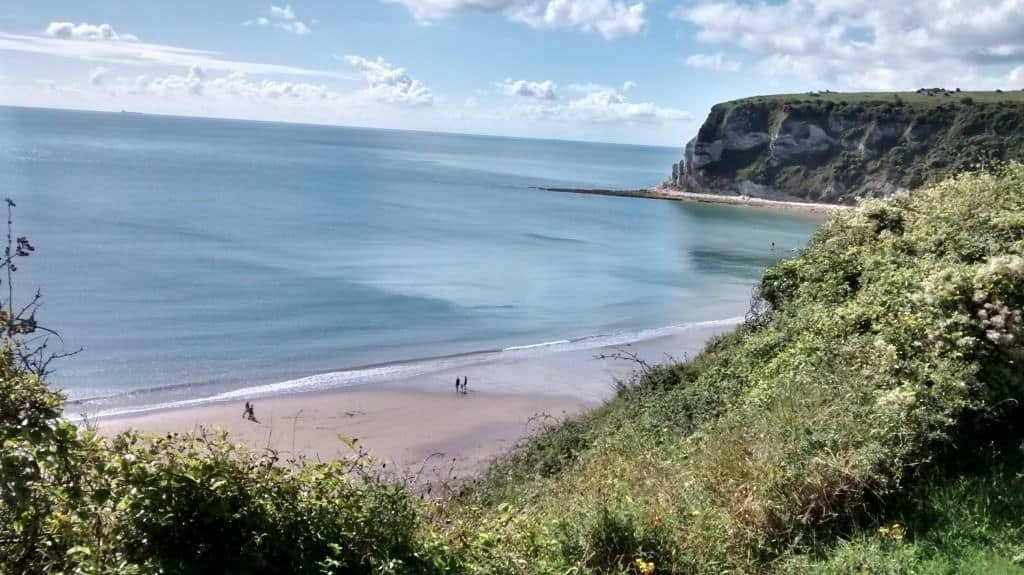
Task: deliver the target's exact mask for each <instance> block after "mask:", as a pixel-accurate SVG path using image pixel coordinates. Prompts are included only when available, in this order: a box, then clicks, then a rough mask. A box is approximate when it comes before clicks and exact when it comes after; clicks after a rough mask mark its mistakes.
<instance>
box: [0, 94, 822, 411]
mask: <svg viewBox="0 0 1024 575" xmlns="http://www.w3.org/2000/svg"><path fill="white" fill-rule="evenodd" d="M678 155H679V151H678V150H675V149H668V148H654V147H636V146H616V145H603V144H586V143H575V142H556V141H539V140H522V139H503V138H492V137H479V136H462V135H448V134H431V133H416V132H401V131H379V130H363V129H350V128H337V127H318V126H305V125H289V124H272V123H258V122H240V121H220V120H205V119H186V118H164V117H154V116H141V115H132V114H102V113H84V112H68V111H55V110H26V109H14V108H0V183H2V186H3V194H5V195H9V196H10V197H12V198H13V199H14V200H15V201H16V202H17V203H18V208H17V215H16V225H17V233H18V234H26V235H28V236H29V237H30V238H31V239H32V240H33V241H34V242H35V244H36V246H37V248H38V249H37V255H35V256H34V257H33V258H31V259H30V260H27V261H26V262H25V264H24V265H23V267H22V271H21V272H20V273H19V277H18V278H17V280H18V282H19V284H18V286H19V288H20V289H21V290H22V291H23V292H27V291H28V290H29V289H34V288H35V287H37V286H38V287H41V288H42V289H43V292H44V295H45V306H44V308H43V310H42V312H41V314H40V317H41V319H42V320H43V322H44V323H45V324H46V325H48V326H49V327H52V328H54V329H57V330H59V331H60V332H61V334H62V335H63V337H64V340H65V345H66V347H67V348H68V349H71V348H78V347H82V348H84V351H83V352H82V353H81V354H79V355H78V356H76V357H74V358H72V359H68V360H65V361H63V362H61V363H60V364H59V365H58V366H57V368H58V371H57V373H56V375H55V382H56V383H57V384H58V385H62V386H64V387H65V388H66V390H67V391H68V393H69V395H70V396H71V397H72V398H74V399H86V398H106V399H102V400H100V401H99V402H98V403H100V404H117V403H119V402H120V403H124V402H132V401H134V402H145V401H152V400H154V399H153V398H156V397H160V398H161V399H166V398H168V397H196V396H204V395H210V394H212V393H215V392H216V391H217V390H224V389H230V388H237V387H243V386H248V385H252V384H256V383H269V382H280V381H287V380H291V379H294V378H300V377H304V376H310V375H314V374H318V373H324V372H330V371H335V370H344V369H349V368H354V367H359V366H367V365H376V364H388V363H392V362H396V361H401V360H409V359H416V358H432V357H441V356H447V355H451V354H463V353H469V352H475V351H480V350H501V349H504V348H509V347H519V346H529V345H533V344H537V343H541V342H550V341H561V340H575V339H577V338H585V337H588V336H597V335H613V336H615V337H620V338H623V337H624V338H627V339H628V337H629V334H632V333H635V332H639V331H641V330H646V329H650V328H660V327H664V326H672V325H679V324H686V323H688V322H697V321H705V320H715V319H721V318H729V317H734V316H737V315H742V313H743V312H744V311H745V310H746V307H747V305H748V302H749V298H750V291H751V286H752V285H753V283H754V282H755V280H756V278H757V277H758V276H759V273H760V271H761V270H762V269H763V267H764V266H765V265H766V264H768V263H769V262H770V261H772V260H773V259H774V258H775V257H777V256H778V254H779V253H780V252H782V251H784V250H787V249H792V248H795V247H797V246H799V245H801V244H802V243H803V242H805V241H806V239H807V238H808V236H809V234H810V232H811V230H812V229H813V227H814V226H815V225H817V223H818V221H817V220H815V219H810V218H807V217H803V216H798V215H780V214H773V213H770V212H765V211H756V210H748V209H739V208H731V207H718V206H702V205H690V204H684V203H674V202H660V201H646V200H634V199H623V198H609V197H598V196H583V195H573V194H559V193H552V192H541V191H537V190H532V189H530V187H531V186H578V187H586V186H594V187H598V186H600V187H624V188H627V187H628V188H635V187H642V186H649V185H653V184H656V183H658V182H660V181H662V180H663V179H664V178H665V176H666V174H667V173H668V170H669V167H670V166H671V164H672V162H673V161H676V160H677V158H678ZM773 242H774V244H775V251H774V252H773V250H772V243H773ZM16 303H17V302H16ZM638 337H639V336H638ZM379 369H385V368H379ZM379 369H378V371H379ZM352 373H354V374H355V375H353V376H352V377H350V378H348V379H346V378H336V380H335V383H338V384H342V383H353V382H358V379H359V377H360V376H359V374H361V373H366V372H352ZM154 389H159V390H161V391H160V392H158V393H151V392H150V391H145V392H144V390H154ZM129 392H132V393H134V396H133V397H129V396H126V395H125V394H126V393H129Z"/></svg>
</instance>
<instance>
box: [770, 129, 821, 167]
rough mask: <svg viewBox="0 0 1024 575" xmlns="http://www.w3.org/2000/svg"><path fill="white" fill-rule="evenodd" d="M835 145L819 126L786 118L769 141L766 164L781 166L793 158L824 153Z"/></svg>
mask: <svg viewBox="0 0 1024 575" xmlns="http://www.w3.org/2000/svg"><path fill="white" fill-rule="evenodd" d="M837 145H838V142H836V140H835V138H833V137H832V136H829V135H828V132H826V131H825V130H824V129H823V128H822V127H821V126H818V125H817V124H812V123H810V122H805V121H802V120H794V119H792V118H786V119H785V120H783V121H782V124H781V125H780V126H779V131H778V132H777V133H776V134H775V137H773V138H772V139H771V144H770V145H769V149H770V150H771V152H770V154H769V156H768V163H769V164H771V165H773V166H781V165H783V164H786V163H787V162H789V161H791V160H793V159H794V158H798V157H804V156H817V155H820V154H823V153H826V152H828V151H829V150H831V149H832V148H834V147H835V146H837Z"/></svg>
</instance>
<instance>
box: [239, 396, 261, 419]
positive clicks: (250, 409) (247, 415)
mask: <svg viewBox="0 0 1024 575" xmlns="http://www.w3.org/2000/svg"><path fill="white" fill-rule="evenodd" d="M242 419H248V420H249V421H252V422H253V423H259V420H258V419H256V406H255V405H253V404H251V403H249V402H248V401H247V402H245V410H244V411H242Z"/></svg>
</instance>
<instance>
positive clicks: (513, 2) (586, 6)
mask: <svg viewBox="0 0 1024 575" xmlns="http://www.w3.org/2000/svg"><path fill="white" fill-rule="evenodd" d="M385 1H387V2H392V3H398V4H402V5H403V6H405V7H406V8H407V9H408V10H409V12H410V13H411V14H412V15H413V17H414V18H416V20H417V21H419V22H421V23H424V24H429V23H432V22H437V21H439V20H443V19H445V18H448V17H451V16H452V15H455V14H457V13H461V12H492V13H500V14H503V15H505V17H506V18H508V19H509V20H512V21H515V22H522V23H524V24H526V25H527V26H530V27H531V28H537V29H556V28H568V29H574V30H582V31H585V32H598V33H599V34H601V35H602V36H604V37H605V38H608V39H613V38H620V37H623V36H635V35H637V34H639V33H640V32H642V31H643V30H644V29H645V28H646V27H647V18H646V14H645V12H646V10H647V6H646V4H645V3H644V2H643V1H635V2H632V3H629V2H627V0H385Z"/></svg>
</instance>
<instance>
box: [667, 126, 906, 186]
mask: <svg viewBox="0 0 1024 575" xmlns="http://www.w3.org/2000/svg"><path fill="white" fill-rule="evenodd" d="M715 119H716V116H715V112H714V111H713V112H712V116H711V117H709V122H708V123H705V125H704V127H702V128H701V133H700V135H698V136H697V137H695V138H693V139H692V140H690V141H689V142H688V143H687V144H686V149H685V152H684V155H683V158H682V160H681V161H680V162H679V163H678V164H675V165H673V166H672V179H671V181H670V183H672V184H674V185H676V186H678V187H682V188H684V189H690V190H694V191H702V192H710V193H721V194H727V195H749V196H753V197H762V198H770V199H787V200H810V201H827V202H849V201H852V200H853V198H854V197H864V196H888V195H892V194H894V193H899V192H903V191H906V190H905V188H902V187H900V186H898V185H896V184H893V183H891V182H888V181H886V180H885V179H884V177H882V176H869V177H866V178H865V179H864V180H863V181H859V182H856V183H849V182H844V181H839V180H835V181H821V182H818V183H817V184H815V186H814V189H807V190H792V189H783V188H780V187H778V186H777V185H775V184H773V183H772V182H771V181H770V179H769V180H768V181H754V180H752V179H750V178H747V177H742V176H740V175H739V174H744V173H747V172H745V170H749V169H750V168H757V169H760V170H763V171H765V172H768V171H771V170H775V171H778V170H784V169H786V168H787V167H793V169H801V168H805V167H813V166H818V165H822V164H824V163H828V162H830V161H833V160H834V159H835V158H837V157H838V156H839V155H840V154H843V153H849V154H850V155H851V157H853V158H859V159H860V160H863V161H869V160H872V159H874V158H876V157H878V156H879V155H880V154H882V153H884V152H885V151H887V150H888V149H890V148H892V147H893V146H894V145H896V144H898V143H899V142H901V141H904V140H908V139H912V138H915V137H917V138H920V137H922V136H926V134H924V133H923V132H922V131H921V129H919V128H915V127H914V126H913V125H912V123H911V122H906V121H877V120H874V119H870V120H867V121H865V120H864V119H858V118H850V117H847V116H842V115H835V114H830V113H822V114H818V115H808V114H802V115H795V114H791V113H789V112H787V111H786V110H785V109H784V108H779V109H777V110H769V109H766V108H764V107H761V108H754V109H748V108H744V107H743V106H735V107H733V108H732V109H731V110H729V111H728V112H726V113H725V114H724V116H722V117H721V118H720V120H719V121H718V124H717V125H715V123H714V120H715ZM758 166H760V168H758ZM808 169H810V168H808Z"/></svg>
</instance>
